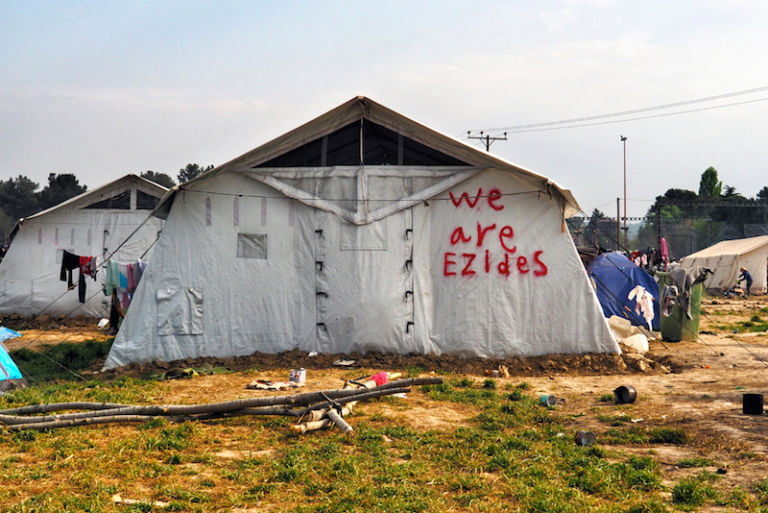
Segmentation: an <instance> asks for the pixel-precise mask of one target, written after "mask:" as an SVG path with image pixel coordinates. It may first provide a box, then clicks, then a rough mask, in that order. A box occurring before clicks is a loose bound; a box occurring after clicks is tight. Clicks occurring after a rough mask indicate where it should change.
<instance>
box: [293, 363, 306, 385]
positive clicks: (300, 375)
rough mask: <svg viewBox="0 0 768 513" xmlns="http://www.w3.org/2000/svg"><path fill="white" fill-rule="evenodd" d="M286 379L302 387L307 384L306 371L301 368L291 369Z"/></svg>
mask: <svg viewBox="0 0 768 513" xmlns="http://www.w3.org/2000/svg"><path fill="white" fill-rule="evenodd" d="M288 379H289V380H290V381H293V382H294V383H299V384H301V385H303V384H304V383H306V382H307V369H305V368H303V367H302V368H301V369H291V372H290V373H289V374H288Z"/></svg>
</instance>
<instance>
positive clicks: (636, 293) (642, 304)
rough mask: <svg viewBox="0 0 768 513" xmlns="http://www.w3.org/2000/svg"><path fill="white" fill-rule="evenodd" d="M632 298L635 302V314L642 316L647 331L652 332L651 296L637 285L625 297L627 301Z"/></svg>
mask: <svg viewBox="0 0 768 513" xmlns="http://www.w3.org/2000/svg"><path fill="white" fill-rule="evenodd" d="M633 298H634V299H635V301H636V304H635V313H636V314H638V315H640V314H642V316H643V319H645V322H647V323H648V329H649V330H653V327H652V326H651V321H653V317H654V313H653V295H651V293H650V292H648V291H647V290H645V287H643V286H642V285H638V286H636V287H635V288H633V289H632V290H631V291H629V295H628V296H627V299H633Z"/></svg>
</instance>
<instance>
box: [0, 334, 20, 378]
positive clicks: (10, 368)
mask: <svg viewBox="0 0 768 513" xmlns="http://www.w3.org/2000/svg"><path fill="white" fill-rule="evenodd" d="M20 336H21V334H20V333H17V332H15V331H13V330H11V329H8V328H6V327H4V326H0V391H4V390H9V389H11V388H15V387H18V386H23V385H24V379H23V378H22V376H21V372H19V368H18V367H17V366H16V364H15V363H14V362H13V360H12V359H11V355H9V354H8V350H7V349H6V348H5V345H3V341H5V340H8V339H11V338H15V337H20Z"/></svg>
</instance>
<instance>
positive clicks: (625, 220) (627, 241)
mask: <svg viewBox="0 0 768 513" xmlns="http://www.w3.org/2000/svg"><path fill="white" fill-rule="evenodd" d="M620 137H621V143H622V144H623V145H624V247H628V246H629V237H628V232H627V138H626V137H624V136H623V135H622V136H620Z"/></svg>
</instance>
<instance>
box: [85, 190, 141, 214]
mask: <svg viewBox="0 0 768 513" xmlns="http://www.w3.org/2000/svg"><path fill="white" fill-rule="evenodd" d="M83 208H86V209H106V210H130V209H131V191H123V192H120V193H118V194H116V195H114V196H111V197H109V198H106V199H103V200H101V201H97V202H96V203H91V204H90V205H88V206H86V207H83Z"/></svg>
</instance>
